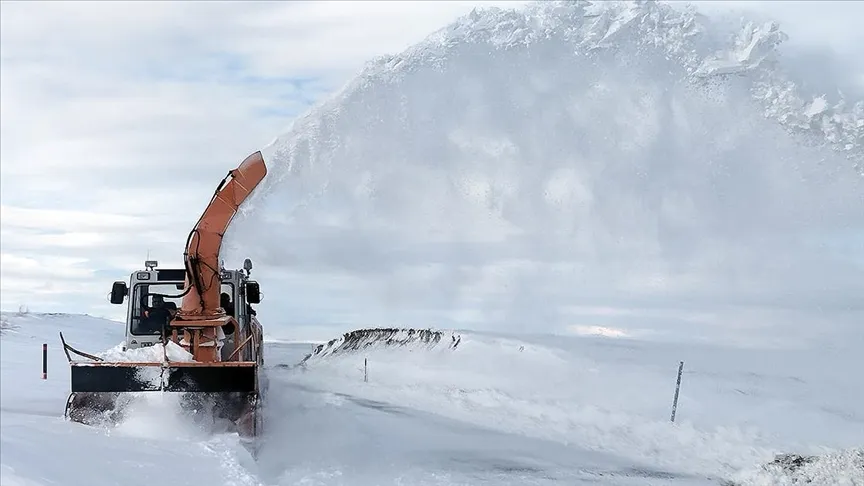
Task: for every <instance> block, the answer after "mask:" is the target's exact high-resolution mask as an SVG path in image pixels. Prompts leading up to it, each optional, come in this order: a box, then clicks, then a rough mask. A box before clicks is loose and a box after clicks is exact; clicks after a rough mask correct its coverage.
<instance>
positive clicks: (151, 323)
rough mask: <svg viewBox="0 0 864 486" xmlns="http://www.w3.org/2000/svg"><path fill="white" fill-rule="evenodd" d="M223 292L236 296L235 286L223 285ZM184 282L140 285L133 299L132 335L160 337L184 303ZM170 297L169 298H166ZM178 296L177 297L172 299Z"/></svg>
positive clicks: (136, 288) (136, 286)
mask: <svg viewBox="0 0 864 486" xmlns="http://www.w3.org/2000/svg"><path fill="white" fill-rule="evenodd" d="M221 287H222V289H221V290H222V292H225V293H227V294H228V295H230V296H232V299H231V300H233V296H234V290H233V288H234V286H233V285H232V284H230V283H223V284H222V286H221ZM182 293H183V282H171V283H166V282H161V283H153V284H151V283H139V284H137V285H135V290H134V292H133V298H132V322H131V329H130V331H131V333H132V334H135V335H137V336H149V335H157V336H158V335H160V334H161V333H162V329H163V328H166V330H167V325H168V322H170V321H171V319H172V318H173V317H174V314H175V313H176V311H177V309H179V308H180V305H181V303H182V301H183V297H179V295H180V294H182ZM166 296H169V297H166ZM170 296H177V297H170Z"/></svg>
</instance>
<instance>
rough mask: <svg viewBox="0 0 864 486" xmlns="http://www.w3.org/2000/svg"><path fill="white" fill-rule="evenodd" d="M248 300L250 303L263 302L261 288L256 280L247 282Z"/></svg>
mask: <svg viewBox="0 0 864 486" xmlns="http://www.w3.org/2000/svg"><path fill="white" fill-rule="evenodd" d="M246 302H248V303H250V304H257V303H259V302H261V288H260V287H259V286H258V282H256V281H254V280H250V281H248V282H246Z"/></svg>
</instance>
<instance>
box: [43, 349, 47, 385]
mask: <svg viewBox="0 0 864 486" xmlns="http://www.w3.org/2000/svg"><path fill="white" fill-rule="evenodd" d="M42 379H43V380H47V379H48V343H42Z"/></svg>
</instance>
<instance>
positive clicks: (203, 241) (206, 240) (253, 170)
mask: <svg viewBox="0 0 864 486" xmlns="http://www.w3.org/2000/svg"><path fill="white" fill-rule="evenodd" d="M265 175H267V167H266V165H265V164H264V158H263V157H262V155H261V152H255V153H254V154H252V155H250V156H249V157H247V158H246V160H244V161H243V163H241V164H240V166H239V167H237V168H236V169H234V170H232V171H230V172H229V173H228V176H226V177H225V179H223V180H222V182H221V183H220V184H219V187H218V188H217V189H216V193H215V194H214V195H213V198H212V199H211V200H210V204H209V205H208V206H207V208H206V209H205V210H204V213H203V214H202V215H201V218H200V219H199V220H198V223H197V224H196V225H195V228H194V229H193V230H192V232H191V233H190V234H189V238H188V240H187V242H186V252H185V253H184V260H185V266H186V295H184V296H183V301H182V304H181V308H180V310H179V311H178V312H177V315H176V316H175V317H174V319H173V320H172V321H171V325H172V326H175V327H183V328H184V329H183V332H184V338H183V341H184V344H186V345H187V346H190V350H194V352H193V355H194V356H195V359H196V360H197V361H218V360H219V353H217V351H216V348H217V346H216V339H217V333H218V329H219V328H221V327H222V326H225V325H227V324H229V323H233V324H234V326H237V322H236V321H235V320H234V318H233V317H231V316H228V315H226V314H225V310H224V309H223V308H222V307H221V303H220V299H219V296H220V293H221V292H220V288H221V285H220V284H221V282H220V278H219V251H220V249H221V248H222V237H223V236H224V234H225V230H226V229H227V228H228V225H229V224H230V223H231V219H232V218H233V217H234V215H235V214H236V213H237V209H238V208H239V207H240V205H241V204H243V201H245V200H246V198H247V197H248V196H249V194H250V193H251V192H252V191H253V190H254V189H255V187H256V186H257V185H258V183H260V182H261V180H262V179H264V176H265ZM229 179H230V180H229Z"/></svg>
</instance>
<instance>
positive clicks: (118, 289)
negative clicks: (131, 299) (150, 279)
mask: <svg viewBox="0 0 864 486" xmlns="http://www.w3.org/2000/svg"><path fill="white" fill-rule="evenodd" d="M128 294H129V287H127V286H126V282H122V281H117V282H114V285H112V286H111V303H112V304H122V303H123V298H124V297H126V295H128Z"/></svg>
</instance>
